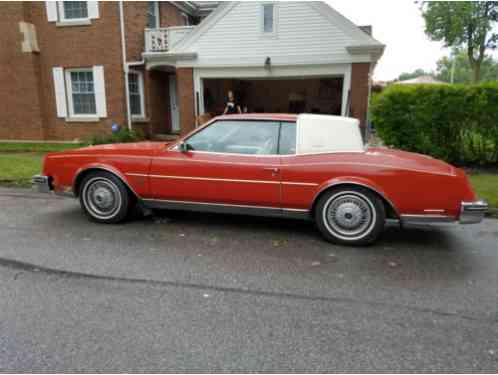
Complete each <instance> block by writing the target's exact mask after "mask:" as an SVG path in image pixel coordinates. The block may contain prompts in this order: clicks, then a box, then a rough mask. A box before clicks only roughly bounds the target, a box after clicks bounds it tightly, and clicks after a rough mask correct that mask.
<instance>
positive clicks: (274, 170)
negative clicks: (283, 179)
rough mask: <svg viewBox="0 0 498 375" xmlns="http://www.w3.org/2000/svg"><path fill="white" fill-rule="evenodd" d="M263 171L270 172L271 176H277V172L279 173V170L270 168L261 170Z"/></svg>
mask: <svg viewBox="0 0 498 375" xmlns="http://www.w3.org/2000/svg"><path fill="white" fill-rule="evenodd" d="M263 170H265V171H270V172H271V174H272V176H276V175H277V174H278V172H280V169H279V168H275V167H272V168H263Z"/></svg>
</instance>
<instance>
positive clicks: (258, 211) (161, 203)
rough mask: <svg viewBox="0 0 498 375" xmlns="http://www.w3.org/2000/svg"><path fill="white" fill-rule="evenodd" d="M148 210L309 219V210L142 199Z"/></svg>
mask: <svg viewBox="0 0 498 375" xmlns="http://www.w3.org/2000/svg"><path fill="white" fill-rule="evenodd" d="M141 202H142V203H143V204H144V205H145V206H146V207H148V208H163V209H178V210H188V211H199V212H213V213H227V214H238V215H253V216H267V217H288V218H298V219H308V218H311V217H310V215H309V213H310V211H309V210H306V209H298V208H280V207H268V206H251V205H239V204H228V203H227V204H225V203H210V202H194V201H181V200H166V199H142V200H141Z"/></svg>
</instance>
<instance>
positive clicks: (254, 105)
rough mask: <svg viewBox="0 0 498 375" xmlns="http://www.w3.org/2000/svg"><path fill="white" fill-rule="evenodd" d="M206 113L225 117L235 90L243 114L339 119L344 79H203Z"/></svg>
mask: <svg viewBox="0 0 498 375" xmlns="http://www.w3.org/2000/svg"><path fill="white" fill-rule="evenodd" d="M203 87H204V98H203V99H204V111H205V113H209V114H210V115H212V116H217V115H220V114H222V113H223V111H224V109H225V105H226V101H227V93H228V91H230V90H232V91H233V92H234V95H235V99H236V101H237V102H238V103H239V105H240V107H241V109H242V111H243V112H249V113H321V114H330V115H340V114H341V108H342V88H343V77H342V76H341V77H321V78H301V79H299V78H298V79H296V78H292V79H285V78H278V79H267V78H265V79H254V78H251V79H241V78H237V79H211V78H210V79H203Z"/></svg>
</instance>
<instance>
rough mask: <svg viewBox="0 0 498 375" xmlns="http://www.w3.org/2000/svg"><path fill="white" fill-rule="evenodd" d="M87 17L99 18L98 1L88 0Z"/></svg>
mask: <svg viewBox="0 0 498 375" xmlns="http://www.w3.org/2000/svg"><path fill="white" fill-rule="evenodd" d="M87 4H88V18H90V19H93V18H99V2H98V1H89V2H88V3H87Z"/></svg>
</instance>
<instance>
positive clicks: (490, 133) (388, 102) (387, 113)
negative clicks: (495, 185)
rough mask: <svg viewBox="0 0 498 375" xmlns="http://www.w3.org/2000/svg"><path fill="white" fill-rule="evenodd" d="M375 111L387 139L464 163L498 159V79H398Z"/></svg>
mask: <svg viewBox="0 0 498 375" xmlns="http://www.w3.org/2000/svg"><path fill="white" fill-rule="evenodd" d="M371 114H372V122H373V124H374V126H375V129H376V130H377V132H378V134H379V136H380V138H382V140H383V141H384V142H385V144H387V145H390V146H393V147H396V148H400V149H403V150H408V151H414V152H420V153H423V154H428V155H432V156H434V157H436V158H439V159H443V160H446V161H448V162H450V163H455V164H460V165H461V164H489V163H497V162H498V83H487V84H482V85H472V86H467V85H392V86H390V87H388V88H387V89H386V90H384V91H383V92H382V93H381V94H379V95H376V96H375V97H374V98H373V100H372V106H371Z"/></svg>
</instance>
